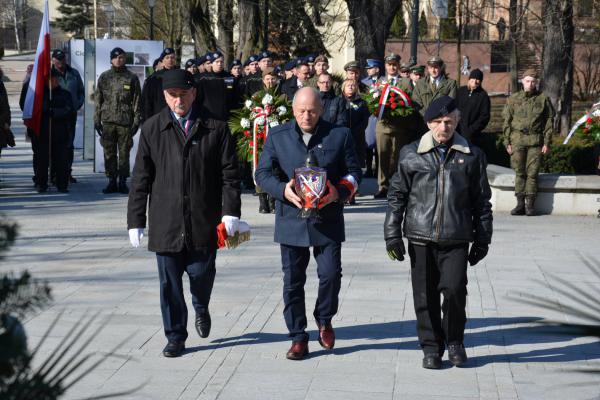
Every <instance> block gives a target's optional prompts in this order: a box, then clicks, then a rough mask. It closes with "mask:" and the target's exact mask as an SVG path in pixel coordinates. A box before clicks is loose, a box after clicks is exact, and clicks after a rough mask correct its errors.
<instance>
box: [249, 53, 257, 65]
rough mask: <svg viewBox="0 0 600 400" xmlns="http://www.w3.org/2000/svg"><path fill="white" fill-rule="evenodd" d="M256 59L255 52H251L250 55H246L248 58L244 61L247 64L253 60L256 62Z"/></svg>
mask: <svg viewBox="0 0 600 400" xmlns="http://www.w3.org/2000/svg"><path fill="white" fill-rule="evenodd" d="M257 61H258V56H257V55H255V54H252V55H251V56H250V57H248V59H247V60H246V62H247V63H248V64H250V63H253V62H257Z"/></svg>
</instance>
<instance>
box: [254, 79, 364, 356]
mask: <svg viewBox="0 0 600 400" xmlns="http://www.w3.org/2000/svg"><path fill="white" fill-rule="evenodd" d="M292 109H293V112H294V117H295V121H290V122H288V123H286V124H283V125H280V126H277V127H275V128H273V129H272V130H270V131H269V136H267V141H266V143H265V146H264V148H263V152H262V155H261V157H260V161H259V165H258V169H257V170H256V175H255V177H256V183H257V185H259V186H260V187H261V188H262V189H263V190H264V191H265V192H267V193H269V195H271V196H273V197H274V198H275V199H276V213H275V242H277V243H279V244H280V248H281V263H282V269H283V301H284V304H285V307H284V310H283V314H284V317H285V323H286V325H287V328H288V331H289V336H290V337H291V338H292V346H291V347H290V349H289V351H288V352H287V355H286V357H287V358H288V359H290V360H301V359H303V358H304V357H305V356H306V355H307V354H308V338H309V337H308V333H306V326H307V320H306V311H305V303H304V283H305V282H306V268H307V267H308V262H309V260H310V247H312V248H313V255H314V257H315V260H316V261H317V274H318V276H319V291H318V297H317V302H316V304H315V309H314V312H313V315H314V317H315V321H316V323H317V327H318V329H319V343H320V344H321V346H322V347H323V348H325V349H332V348H333V346H334V344H335V334H334V331H333V328H332V326H331V319H332V318H333V316H334V315H335V314H336V313H337V308H338V294H339V291H340V286H341V279H342V263H341V249H342V242H343V241H344V240H345V237H344V214H343V207H344V206H343V205H344V202H345V201H346V200H348V199H350V198H351V197H352V195H353V194H354V192H355V191H356V189H357V188H358V184H359V181H360V179H361V169H360V166H359V164H358V161H357V158H356V152H355V150H354V143H353V141H352V134H351V132H350V130H349V129H348V128H346V127H340V126H334V125H332V124H330V123H328V122H327V121H324V120H323V119H322V118H321V115H322V114H323V104H322V103H321V99H320V97H319V93H318V92H317V91H316V90H315V89H314V88H311V87H307V88H302V89H300V90H298V92H296V95H295V96H294V101H293V103H292ZM307 158H311V159H313V160H315V161H316V163H317V164H318V166H319V167H321V168H325V169H326V171H327V187H328V190H327V191H326V192H325V194H324V195H323V196H322V197H321V199H320V202H319V209H320V211H319V218H307V219H303V218H300V208H302V207H303V200H302V199H301V198H300V195H299V194H298V193H296V191H295V189H294V175H295V174H294V170H295V169H296V168H298V167H302V166H304V165H305V161H306V160H307Z"/></svg>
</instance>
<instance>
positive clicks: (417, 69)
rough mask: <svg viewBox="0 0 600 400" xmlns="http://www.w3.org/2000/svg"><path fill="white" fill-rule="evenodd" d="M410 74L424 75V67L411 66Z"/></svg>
mask: <svg viewBox="0 0 600 400" xmlns="http://www.w3.org/2000/svg"><path fill="white" fill-rule="evenodd" d="M410 72H413V73H415V74H421V75H423V74H424V73H425V66H424V65H413V66H412V67H410Z"/></svg>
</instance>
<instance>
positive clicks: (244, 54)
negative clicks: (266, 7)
mask: <svg viewBox="0 0 600 400" xmlns="http://www.w3.org/2000/svg"><path fill="white" fill-rule="evenodd" d="M238 30H239V41H238V46H237V52H236V54H237V55H238V57H239V58H241V59H245V58H248V57H249V56H250V55H251V54H254V52H255V51H257V50H258V49H259V47H260V45H259V43H260V35H261V32H262V25H261V22H260V8H259V1H258V0H238Z"/></svg>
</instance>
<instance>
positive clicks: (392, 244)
mask: <svg viewBox="0 0 600 400" xmlns="http://www.w3.org/2000/svg"><path fill="white" fill-rule="evenodd" d="M385 249H386V250H387V253H388V256H389V257H390V259H391V260H397V261H404V255H405V254H406V249H405V248H404V242H403V241H402V238H396V239H388V240H386V241H385Z"/></svg>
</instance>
